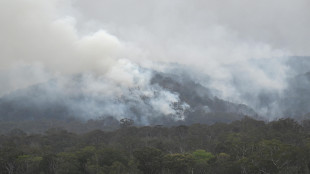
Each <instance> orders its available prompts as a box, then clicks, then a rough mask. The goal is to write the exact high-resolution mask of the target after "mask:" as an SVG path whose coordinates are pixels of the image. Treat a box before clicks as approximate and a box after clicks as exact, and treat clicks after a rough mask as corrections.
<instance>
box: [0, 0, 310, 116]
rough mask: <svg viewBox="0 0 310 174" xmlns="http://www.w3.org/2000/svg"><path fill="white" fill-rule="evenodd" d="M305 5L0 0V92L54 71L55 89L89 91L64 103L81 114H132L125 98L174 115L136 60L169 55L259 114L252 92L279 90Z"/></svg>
mask: <svg viewBox="0 0 310 174" xmlns="http://www.w3.org/2000/svg"><path fill="white" fill-rule="evenodd" d="M309 5H310V4H309V1H307V0H296V1H289V0H285V1H283V0H281V1H280V0H273V1H267V0H263V1H255V2H253V1H251V2H248V1H245V0H238V1H233V2H232V1H215V0H207V1H200V0H193V1H187V0H171V1H164V0H159V1H150V0H146V1H138V0H129V1H120V0H113V1H112V0H90V1H82V0H74V1H73V0H51V1H40V0H2V1H0V21H1V28H0V38H1V40H0V62H1V64H0V82H1V84H2V85H1V86H0V95H3V94H7V93H9V92H11V91H14V90H16V89H21V88H25V87H27V86H31V85H33V84H38V83H43V82H48V81H49V80H50V79H60V80H58V83H57V85H58V86H57V85H56V88H57V89H59V91H60V92H59V93H62V94H64V95H69V94H70V96H74V95H77V96H78V95H79V93H82V94H84V95H86V96H87V97H89V98H90V99H89V100H86V99H85V100H83V101H85V102H80V103H74V102H71V104H70V105H71V106H72V108H74V109H77V108H80V109H81V113H84V115H89V117H94V116H98V115H102V114H108V115H109V114H110V115H114V116H116V117H118V118H121V117H125V116H126V113H132V115H131V116H130V117H134V112H131V111H129V110H130V107H129V106H131V105H134V103H129V104H128V103H127V104H126V102H127V101H129V100H130V102H132V101H136V104H140V105H141V106H144V107H145V108H147V107H149V106H151V107H152V108H153V109H155V110H156V111H158V112H159V113H161V114H163V115H169V114H176V113H175V112H176V111H175V109H173V106H172V105H173V103H177V102H180V101H179V100H180V99H179V97H178V95H177V94H174V93H171V92H168V91H165V90H163V89H161V88H160V87H155V86H150V79H151V76H152V74H151V71H150V70H146V69H144V68H141V67H140V66H142V67H147V68H149V69H155V70H160V71H162V70H165V68H162V67H165V66H169V65H170V63H177V64H180V65H186V66H188V67H191V68H192V69H195V71H196V72H199V73H198V74H199V77H197V79H200V80H201V82H202V83H203V79H204V78H205V77H206V76H207V77H208V82H207V83H205V84H204V85H206V86H208V88H211V89H216V91H217V92H216V95H217V96H219V97H222V98H224V99H227V100H230V101H233V102H238V103H245V104H248V105H250V106H252V107H254V108H259V109H260V111H259V112H260V113H263V114H264V113H268V112H270V111H268V110H269V109H268V108H264V107H261V106H258V105H259V104H258V103H257V102H256V99H257V97H259V95H260V94H261V92H262V91H263V92H265V93H277V94H278V95H281V92H282V91H283V90H284V89H285V88H286V85H287V78H288V77H289V76H290V75H289V74H290V69H289V68H288V67H287V64H286V58H285V57H287V56H291V55H296V54H300V55H309V54H310V52H309V50H310V49H309V47H308V46H309V45H310V40H309V39H308V38H310V35H309V32H308V31H309V30H310V12H309V10H308V7H309ZM154 62H156V63H154ZM75 74H80V75H81V77H82V78H81V79H80V80H81V81H82V82H81V84H80V86H79V87H77V86H75V83H74V82H73V81H70V78H71V77H72V75H75ZM196 74H197V73H196ZM71 82H72V84H70V83H71ZM75 93H76V94H75ZM124 96H127V97H124ZM142 96H143V97H142ZM84 97H85V96H84ZM87 97H86V98H87ZM128 97H129V98H130V97H132V98H130V99H128ZM118 100H122V102H119V101H118ZM146 101H148V102H147V105H144V104H145V102H146ZM98 103H99V104H100V105H98ZM181 106H182V108H183V109H184V108H186V107H188V106H187V105H186V103H183V104H181ZM268 107H269V106H268ZM144 111H145V114H147V116H146V118H147V117H150V116H151V114H152V113H150V114H148V113H147V109H146V110H144ZM273 112H276V111H273ZM140 115H141V114H140ZM273 115H274V114H273ZM180 118H182V116H181V117H180ZM137 119H141V121H142V122H145V121H146V120H142V118H137ZM144 119H145V118H144Z"/></svg>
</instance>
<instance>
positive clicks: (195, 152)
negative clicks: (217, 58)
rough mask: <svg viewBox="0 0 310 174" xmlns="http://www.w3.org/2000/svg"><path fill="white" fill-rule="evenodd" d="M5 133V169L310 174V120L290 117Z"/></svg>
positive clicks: (1, 161)
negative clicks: (308, 122)
mask: <svg viewBox="0 0 310 174" xmlns="http://www.w3.org/2000/svg"><path fill="white" fill-rule="evenodd" d="M0 140H1V141H0V173H3V174H13V173H18V174H19V173H22V174H32V173H42V174H71V173H72V174H79V173H81V174H143V173H145V174H227V173H232V174H234V173H238V174H240V173H243V174H264V173H276V174H285V173H287V174H291V173H292V174H293V173H305V174H307V173H309V168H310V132H309V128H308V127H304V126H302V125H300V124H298V123H297V122H295V121H294V120H291V119H282V120H278V121H274V122H270V123H264V122H262V121H257V120H253V119H250V118H245V119H243V120H240V121H235V122H233V123H231V124H214V125H211V126H208V125H201V124H194V125H191V126H176V127H170V128H168V127H163V126H155V127H150V126H146V127H138V128H137V127H133V126H124V127H122V128H121V129H118V130H116V131H113V132H103V131H92V132H89V133H86V134H74V133H70V132H67V131H65V130H61V129H51V130H49V131H47V132H46V133H45V134H32V135H27V134H26V133H24V132H22V131H20V130H14V131H12V132H11V133H10V134H7V135H1V136H0Z"/></svg>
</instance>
